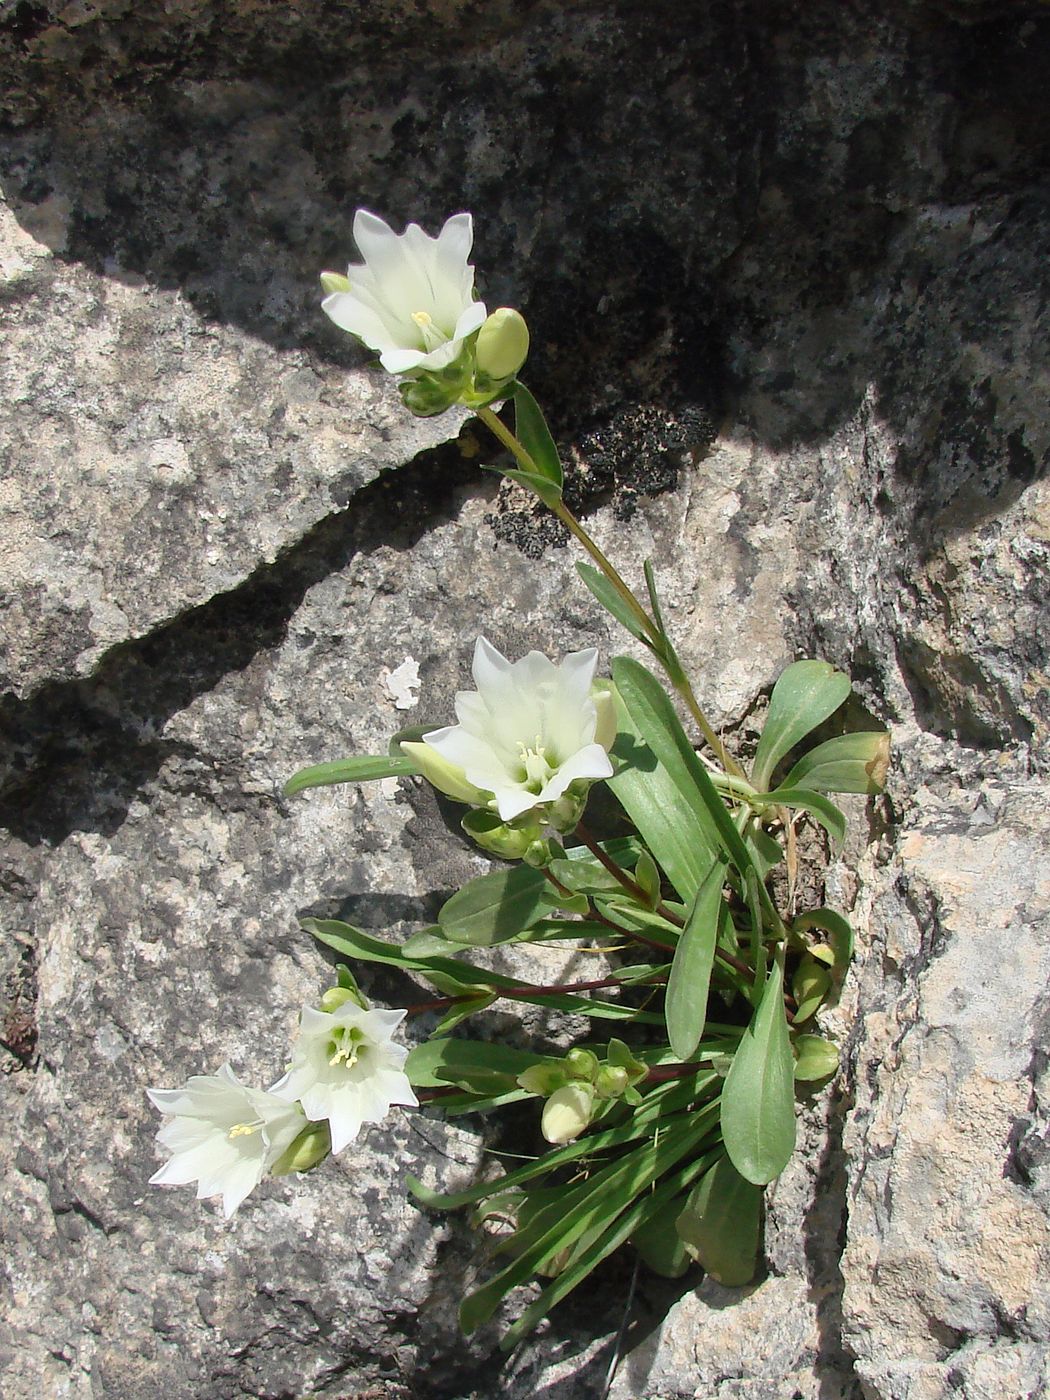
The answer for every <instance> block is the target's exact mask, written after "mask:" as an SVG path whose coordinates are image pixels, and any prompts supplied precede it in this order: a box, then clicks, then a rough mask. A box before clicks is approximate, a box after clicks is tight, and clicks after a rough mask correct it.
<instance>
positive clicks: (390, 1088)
mask: <svg viewBox="0 0 1050 1400" xmlns="http://www.w3.org/2000/svg"><path fill="white" fill-rule="evenodd" d="M406 1015H407V1012H405V1011H381V1010H379V1009H378V1008H376V1007H373V1008H371V1009H370V1010H365V1009H364V1008H363V1007H362V1006H360V1005H359V1004H358V1003H357V1002H355V1001H353V1000H350V999H348V1000H346V1001H344V1002H343V1003H342V1005H341V1006H337V1007H336V1009H335V1010H334V1011H331V1012H329V1011H316V1010H315V1009H314V1008H313V1007H312V1006H307V1007H305V1008H304V1009H303V1014H302V1018H301V1020H300V1031H299V1039H298V1041H297V1042H296V1044H295V1048H294V1050H293V1052H292V1061H291V1064H290V1065H289V1067H288V1073H287V1074H286V1075H285V1076H284V1077H283V1078H282V1079H280V1080H278V1082H277V1083H276V1084H275V1085H274V1086H273V1093H275V1094H278V1095H280V1096H281V1097H282V1098H284V1099H288V1100H298V1102H299V1103H300V1104H302V1108H303V1112H304V1113H305V1114H306V1116H307V1117H308V1118H310V1119H313V1120H314V1121H317V1122H319V1121H321V1120H322V1119H327V1120H328V1126H329V1128H330V1130H331V1134H332V1151H333V1152H341V1151H342V1150H343V1148H344V1147H345V1146H346V1145H347V1143H349V1142H352V1141H353V1140H354V1138H356V1137H357V1135H358V1133H359V1132H360V1131H361V1128H362V1127H363V1125H364V1124H365V1123H378V1122H380V1121H381V1120H382V1119H383V1118H385V1117H386V1115H387V1114H388V1113H389V1112H390V1109H391V1107H392V1105H394V1104H406V1105H408V1106H410V1107H413V1108H415V1107H418V1105H419V1100H418V1099H417V1098H416V1096H415V1094H414V1093H413V1092H412V1085H411V1084H410V1083H409V1080H408V1076H407V1075H406V1074H405V1073H404V1070H403V1066H404V1063H405V1060H406V1059H407V1058H408V1051H407V1050H406V1049H405V1048H404V1047H403V1046H401V1045H395V1044H394V1041H393V1040H392V1038H391V1037H392V1036H393V1033H394V1031H395V1030H396V1029H397V1027H398V1026H399V1025H400V1024H401V1022H402V1021H403V1020H404V1019H405V1016H406Z"/></svg>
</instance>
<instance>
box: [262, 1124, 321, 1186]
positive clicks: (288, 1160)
mask: <svg viewBox="0 0 1050 1400" xmlns="http://www.w3.org/2000/svg"><path fill="white" fill-rule="evenodd" d="M331 1151H332V1134H331V1132H330V1130H329V1127H328V1124H327V1123H309V1124H308V1125H307V1126H306V1127H305V1128H304V1129H303V1131H302V1132H301V1133H300V1134H299V1136H298V1137H297V1138H296V1139H295V1141H294V1142H293V1143H292V1145H291V1146H290V1147H289V1148H288V1149H287V1151H285V1152H284V1153H282V1155H281V1156H280V1157H278V1159H277V1161H276V1162H274V1164H273V1166H272V1167H271V1168H270V1172H271V1174H272V1175H273V1176H288V1174H289V1173H290V1172H308V1171H309V1170H310V1168H311V1167H316V1166H317V1164H318V1162H323V1161H324V1159H325V1158H326V1157H327V1156H328V1155H329V1154H330V1152H331Z"/></svg>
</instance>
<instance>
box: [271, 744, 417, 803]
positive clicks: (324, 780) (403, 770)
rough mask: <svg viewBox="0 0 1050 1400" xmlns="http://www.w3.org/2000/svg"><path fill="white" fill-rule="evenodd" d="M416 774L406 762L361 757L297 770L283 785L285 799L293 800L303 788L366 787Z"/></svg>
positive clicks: (395, 759) (415, 769) (404, 759)
mask: <svg viewBox="0 0 1050 1400" xmlns="http://www.w3.org/2000/svg"><path fill="white" fill-rule="evenodd" d="M418 772H419V769H418V768H417V767H416V765H415V764H414V763H413V762H412V760H411V759H409V758H400V757H399V758H389V757H387V756H386V755H384V754H364V755H362V756H361V757H360V758H341V759H337V760H336V761H335V762H334V763H318V764H316V765H315V766H314V767H313V768H300V770H299V772H298V773H295V774H294V775H293V776H292V777H291V778H289V779H288V781H287V782H286V783H285V785H284V795H285V797H292V796H294V795H295V793H297V792H302V791H303V790H304V789H305V788H314V787H330V786H331V785H332V784H333V783H368V782H373V781H374V780H375V779H376V778H402V777H407V776H409V775H411V774H414V773H418Z"/></svg>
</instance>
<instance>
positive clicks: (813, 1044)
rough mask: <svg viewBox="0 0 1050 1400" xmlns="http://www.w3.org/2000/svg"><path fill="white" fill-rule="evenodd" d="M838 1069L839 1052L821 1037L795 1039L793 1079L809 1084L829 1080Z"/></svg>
mask: <svg viewBox="0 0 1050 1400" xmlns="http://www.w3.org/2000/svg"><path fill="white" fill-rule="evenodd" d="M838 1067H839V1052H838V1050H837V1049H836V1047H835V1046H834V1045H832V1043H831V1041H830V1040H825V1039H824V1037H823V1036H822V1035H799V1036H796V1037H795V1078H796V1079H797V1080H800V1081H803V1082H806V1083H810V1082H812V1081H813V1080H817V1079H830V1078H831V1076H832V1075H833V1074H834V1073H835V1071H836V1070H837V1069H838Z"/></svg>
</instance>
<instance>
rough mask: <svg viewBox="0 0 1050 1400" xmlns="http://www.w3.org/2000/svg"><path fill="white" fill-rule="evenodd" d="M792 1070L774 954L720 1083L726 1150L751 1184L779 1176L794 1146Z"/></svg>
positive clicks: (779, 970)
mask: <svg viewBox="0 0 1050 1400" xmlns="http://www.w3.org/2000/svg"><path fill="white" fill-rule="evenodd" d="M794 1073H795V1062H794V1058H793V1056H792V1054H791V1042H790V1039H789V1037H788V1027H787V1020H786V1018H785V1015H784V972H783V969H782V967H781V965H780V961H779V959H777V960H776V961H775V962H774V964H773V968H772V971H771V972H770V974H769V977H768V978H767V980H766V988H765V991H764V992H763V993H762V1000H761V1001H760V1002H759V1004H758V1007H757V1008H756V1010H755V1013H754V1015H753V1016H752V1018H751V1024H750V1025H749V1026H748V1028H747V1031H746V1032H745V1034H744V1036H743V1038H742V1040H741V1041H740V1046H739V1048H738V1049H737V1052H736V1054H735V1055H734V1056H733V1063H732V1066H731V1067H730V1070H729V1073H728V1074H727V1075H726V1082H725V1085H724V1087H723V1089H722V1137H723V1139H724V1141H725V1145H726V1151H727V1152H728V1153H729V1156H730V1158H731V1160H732V1163H733V1165H734V1166H735V1167H736V1169H737V1171H738V1172H739V1173H740V1175H741V1176H743V1177H745V1178H746V1180H748V1181H750V1182H753V1183H754V1184H755V1185H756V1186H764V1185H765V1184H766V1183H767V1182H770V1181H772V1180H773V1179H774V1177H777V1176H779V1175H780V1173H781V1172H782V1171H783V1170H784V1168H785V1166H786V1165H787V1163H788V1161H789V1160H790V1158H791V1154H792V1152H793V1151H794V1149H795V1097H794Z"/></svg>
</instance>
